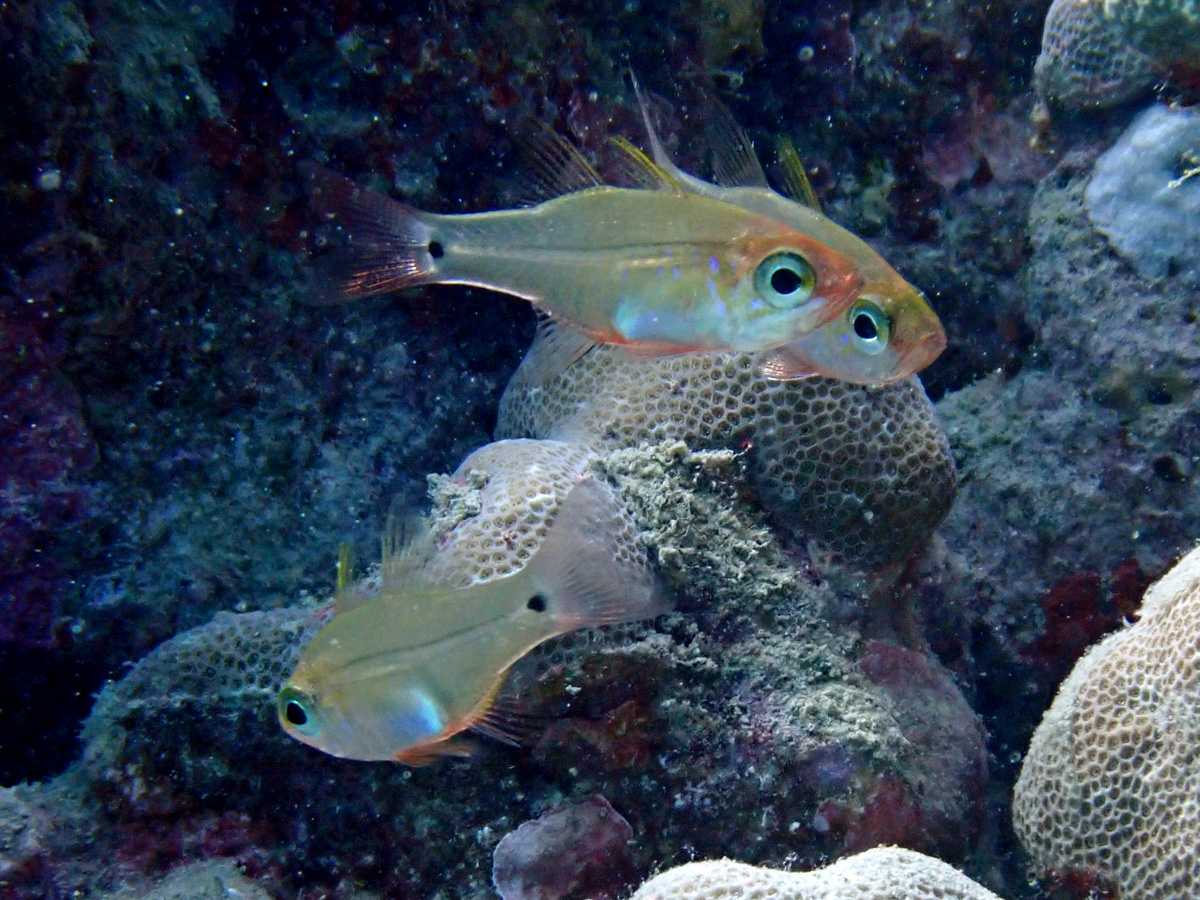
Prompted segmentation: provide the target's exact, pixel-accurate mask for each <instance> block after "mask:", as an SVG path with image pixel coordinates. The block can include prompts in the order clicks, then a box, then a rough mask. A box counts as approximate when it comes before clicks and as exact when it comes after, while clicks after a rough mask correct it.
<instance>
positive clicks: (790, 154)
mask: <svg viewBox="0 0 1200 900" xmlns="http://www.w3.org/2000/svg"><path fill="white" fill-rule="evenodd" d="M775 154H776V156H778V157H779V165H780V167H782V169H783V188H784V192H785V193H786V194H787V195H788V196H789V197H791V198H792V199H793V200H795V201H796V202H797V203H803V204H804V205H805V206H807V207H808V208H809V209H815V210H816V211H817V212H820V211H821V201H820V200H818V199H817V192H816V191H814V190H813V186H812V182H811V181H809V180H808V172H806V171H805V170H804V161H803V160H801V159H800V154H799V153H797V152H796V145H795V144H793V143H792V139H791V138H789V137H788V136H787V135H786V134H781V135H779V136H778V137H776V138H775Z"/></svg>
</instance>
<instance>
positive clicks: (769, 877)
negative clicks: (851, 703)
mask: <svg viewBox="0 0 1200 900" xmlns="http://www.w3.org/2000/svg"><path fill="white" fill-rule="evenodd" d="M633 900H999V898H997V897H996V895H995V894H993V893H992V892H991V891H989V890H987V888H984V887H982V886H981V885H979V884H976V883H975V882H974V881H972V880H971V879H970V878H967V876H965V875H963V874H962V873H961V872H959V871H958V870H957V869H954V868H953V867H951V866H948V865H946V864H945V863H944V862H941V861H940V860H937V859H933V858H931V857H928V856H925V855H923V854H921V853H914V852H912V851H911V850H901V849H899V848H896V847H881V848H879V849H876V850H868V851H866V852H865V853H859V854H857V855H855V856H850V857H847V858H846V859H843V860H839V861H838V862H836V863H834V864H833V865H831V866H827V867H826V868H824V869H818V870H817V871H815V872H780V871H776V870H774V869H760V868H756V867H754V866H748V865H745V864H743V863H737V862H733V861H731V860H728V859H721V860H714V861H712V862H698V863H688V864H687V865H685V866H679V867H678V868H676V869H671V870H669V871H667V872H663V873H662V874H661V875H656V876H655V877H654V878H651V879H650V880H649V881H647V882H646V883H645V884H643V885H642V886H641V888H640V889H639V890H638V892H637V893H636V894H634V895H633Z"/></svg>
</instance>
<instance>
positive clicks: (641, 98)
mask: <svg viewBox="0 0 1200 900" xmlns="http://www.w3.org/2000/svg"><path fill="white" fill-rule="evenodd" d="M629 80H630V82H632V84H633V95H634V96H635V97H637V104H638V110H639V111H640V112H641V114H642V124H643V125H645V126H646V140H647V141H649V142H650V156H651V157H653V159H654V163H655V164H656V165H657V166H658V167H659V168H660V169H663V170H664V171H669V170H671V169H675V164H674V163H673V162H672V161H671V157H670V156H669V155H667V150H666V148H665V147H663V144H662V141H661V140H660V139H659V137H658V130H657V129H656V128H655V127H654V122H653V121H651V119H650V104H649V102H647V99H646V95H645V94H643V93H642V85H641V83H640V82H639V81H638V78H637V75H635V74H634V72H633V69H630V70H629Z"/></svg>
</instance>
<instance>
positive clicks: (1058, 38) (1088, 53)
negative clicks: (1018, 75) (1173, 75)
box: [1033, 0, 1158, 109]
mask: <svg viewBox="0 0 1200 900" xmlns="http://www.w3.org/2000/svg"><path fill="white" fill-rule="evenodd" d="M1157 77H1158V73H1157V71H1156V69H1155V67H1154V65H1153V63H1152V61H1151V59H1150V58H1149V57H1148V56H1146V54H1144V53H1142V52H1141V51H1140V50H1138V49H1136V48H1135V47H1133V46H1132V45H1131V44H1130V43H1129V41H1128V40H1127V39H1126V38H1125V35H1124V34H1123V31H1122V29H1121V27H1120V26H1119V25H1118V24H1117V23H1116V22H1114V21H1113V20H1112V19H1111V18H1109V16H1108V15H1106V13H1105V4H1104V3H1102V2H1097V0H1054V2H1053V3H1051V4H1050V10H1049V11H1048V12H1047V13H1046V22H1045V25H1044V26H1043V29H1042V49H1041V52H1040V53H1039V54H1038V58H1037V61H1036V62H1035V63H1034V66H1033V85H1034V88H1035V89H1036V90H1037V93H1038V96H1039V97H1040V98H1041V100H1042V101H1043V102H1044V103H1049V104H1052V105H1054V106H1060V107H1063V108H1066V109H1100V108H1105V107H1110V106H1116V105H1117V104H1119V103H1124V102H1127V101H1130V100H1134V99H1136V98H1138V97H1139V96H1143V95H1145V94H1146V93H1148V92H1149V89H1150V87H1151V86H1152V85H1153V84H1154V82H1155V79H1156V78H1157Z"/></svg>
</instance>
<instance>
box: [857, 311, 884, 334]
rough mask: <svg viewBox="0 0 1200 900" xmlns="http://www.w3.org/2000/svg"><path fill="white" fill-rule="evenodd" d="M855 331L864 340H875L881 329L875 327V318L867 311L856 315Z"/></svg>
mask: <svg viewBox="0 0 1200 900" xmlns="http://www.w3.org/2000/svg"><path fill="white" fill-rule="evenodd" d="M854 333H855V334H857V335H858V336H859V337H860V338H862V339H863V340H864V341H873V340H875V338H877V337H879V329H878V328H876V327H875V320H874V319H872V318H871V317H870V316H868V315H867V314H866V313H859V314H858V315H857V316H855V317H854Z"/></svg>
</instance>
